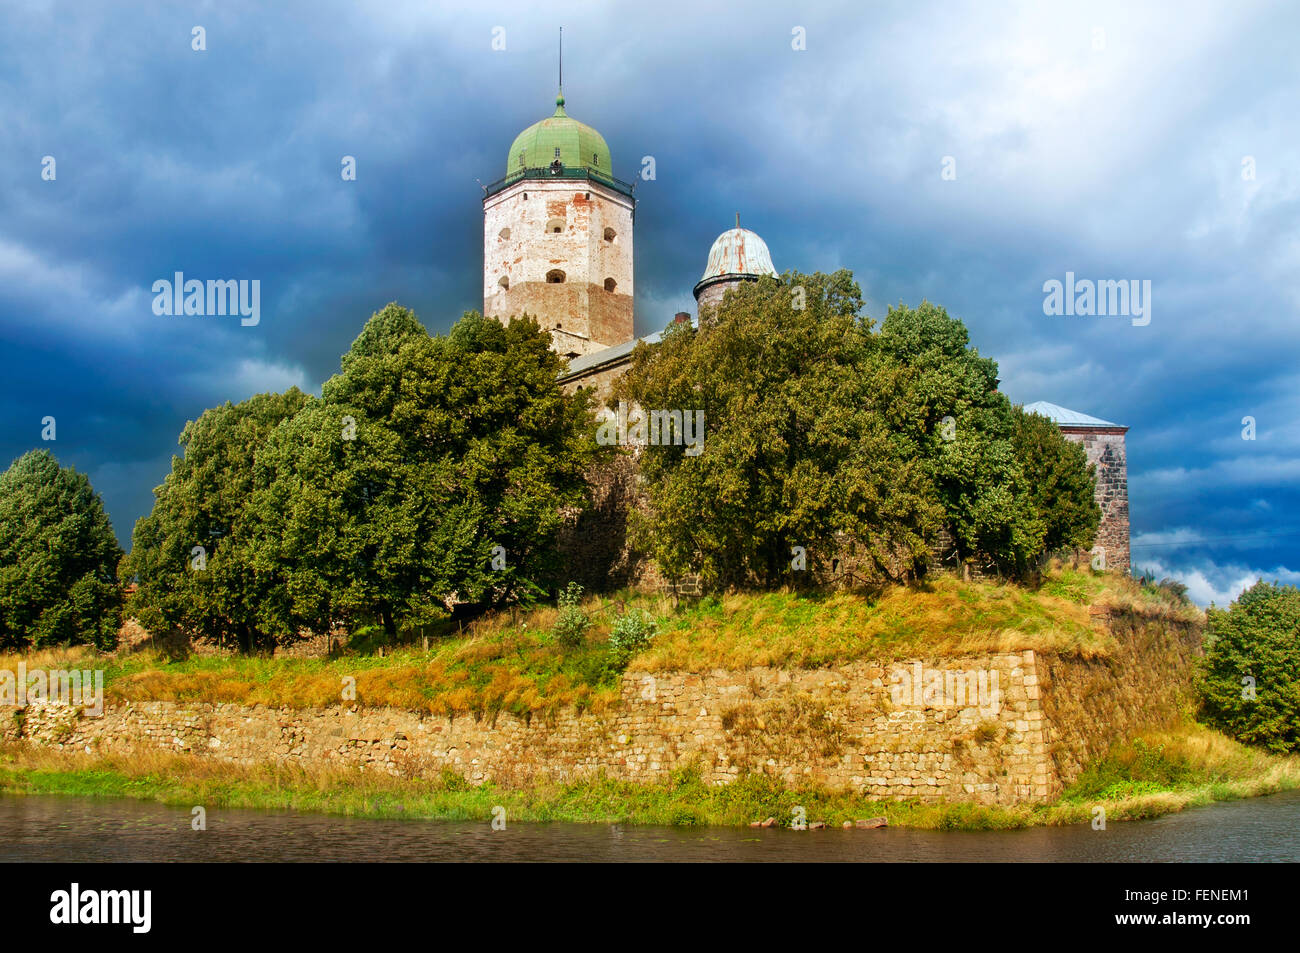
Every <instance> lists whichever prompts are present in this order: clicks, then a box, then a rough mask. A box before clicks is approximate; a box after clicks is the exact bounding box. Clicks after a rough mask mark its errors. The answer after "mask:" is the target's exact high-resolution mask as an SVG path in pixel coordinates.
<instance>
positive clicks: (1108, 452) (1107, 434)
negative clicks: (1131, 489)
mask: <svg viewBox="0 0 1300 953" xmlns="http://www.w3.org/2000/svg"><path fill="white" fill-rule="evenodd" d="M1125 430H1126V428H1123V427H1071V426H1069V425H1068V424H1067V425H1062V426H1061V433H1062V434H1064V436H1065V438H1066V439H1067V440H1073V441H1074V442H1075V443H1081V444H1083V450H1084V452H1085V453H1086V454H1087V455H1088V462H1089V463H1095V464H1096V465H1097V490H1096V500H1097V505H1098V506H1099V507H1101V526H1100V527H1098V529H1097V543H1096V545H1097V546H1100V547H1102V548H1103V549H1104V550H1105V552H1106V566H1107V568H1109V569H1114V570H1116V571H1118V572H1125V573H1126V572H1128V571H1129V558H1130V557H1129V522H1128V459H1127V456H1126V454H1125V451H1124V433H1125Z"/></svg>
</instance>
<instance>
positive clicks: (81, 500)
mask: <svg viewBox="0 0 1300 953" xmlns="http://www.w3.org/2000/svg"><path fill="white" fill-rule="evenodd" d="M121 556H122V550H121V547H119V546H118V544H117V538H116V537H115V536H114V535H113V527H112V524H111V523H110V522H109V519H108V514H107V513H105V512H104V504H103V501H102V500H100V498H99V495H98V494H97V493H96V492H95V491H94V489H93V488H92V487H91V485H90V480H89V479H88V478H87V477H86V476H85V475H84V474H81V473H78V472H77V471H76V470H75V469H73V468H71V467H66V468H65V467H60V466H59V463H58V461H57V460H56V459H55V458H54V455H53V454H51V453H50V452H49V451H48V450H33V451H31V452H29V453H26V454H24V455H23V456H21V457H19V458H18V459H17V460H15V461H14V462H13V463H12V464H11V465H10V467H9V469H8V470H6V471H5V472H4V474H3V475H0V645H3V646H6V647H13V648H25V647H28V646H35V647H37V648H40V647H42V646H46V645H68V644H76V643H90V644H93V645H95V646H97V647H99V648H101V649H106V648H111V647H112V646H113V645H115V644H116V641H117V631H118V625H119V622H120V609H121V604H122V595H121V590H120V588H119V587H118V586H117V584H116V580H115V572H116V569H117V563H118V560H119V559H120V558H121Z"/></svg>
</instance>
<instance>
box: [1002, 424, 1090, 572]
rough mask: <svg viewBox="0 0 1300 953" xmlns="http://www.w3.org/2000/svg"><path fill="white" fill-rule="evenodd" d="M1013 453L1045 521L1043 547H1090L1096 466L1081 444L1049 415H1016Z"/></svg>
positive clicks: (1039, 512) (1039, 516) (1053, 549)
mask: <svg viewBox="0 0 1300 953" xmlns="http://www.w3.org/2000/svg"><path fill="white" fill-rule="evenodd" d="M1013 443H1014V446H1015V452H1016V458H1017V459H1018V460H1019V461H1020V465H1021V467H1022V468H1023V469H1024V471H1025V475H1026V477H1027V478H1028V483H1029V487H1030V496H1031V498H1032V499H1033V501H1034V506H1035V508H1036V509H1037V511H1038V518H1039V520H1041V522H1042V523H1043V526H1044V529H1045V533H1044V536H1043V543H1042V546H1043V549H1044V550H1045V551H1046V552H1053V551H1055V550H1058V549H1089V548H1091V546H1092V544H1093V541H1094V540H1095V539H1096V537H1097V527H1098V526H1100V525H1101V507H1099V506H1098V505H1097V499H1096V484H1095V477H1096V474H1095V469H1096V468H1095V467H1094V466H1093V465H1092V464H1090V463H1088V456H1087V454H1086V453H1085V452H1084V449H1083V447H1082V445H1080V444H1078V443H1075V442H1074V441H1073V440H1067V439H1066V438H1065V435H1064V434H1062V433H1061V430H1060V428H1059V427H1057V426H1056V424H1055V423H1053V422H1052V420H1051V419H1049V418H1047V417H1043V416H1041V415H1039V414H1026V413H1024V412H1023V411H1022V412H1021V413H1019V414H1018V415H1017V416H1016V428H1015V433H1014V436H1013Z"/></svg>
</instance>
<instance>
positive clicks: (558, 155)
mask: <svg viewBox="0 0 1300 953" xmlns="http://www.w3.org/2000/svg"><path fill="white" fill-rule="evenodd" d="M559 157H560V147H559V146H556V147H555V158H557V159H558V158H559Z"/></svg>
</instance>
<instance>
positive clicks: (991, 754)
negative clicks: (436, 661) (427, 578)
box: [0, 618, 1199, 804]
mask: <svg viewBox="0 0 1300 953" xmlns="http://www.w3.org/2000/svg"><path fill="white" fill-rule="evenodd" d="M1112 626H1113V627H1115V628H1116V629H1117V631H1118V634H1120V636H1121V641H1122V650H1121V652H1120V653H1119V654H1118V655H1117V656H1115V657H1114V658H1113V659H1110V660H1106V661H1088V660H1084V659H1080V658H1076V657H1067V656H1061V655H1043V654H1040V653H1035V652H1032V651H1025V652H1011V653H1002V654H995V655H982V656H968V657H948V658H942V659H913V660H908V661H904V662H897V663H888V664H880V663H871V662H855V663H851V664H844V665H840V666H836V667H834V668H826V669H808V670H791V671H787V670H781V669H766V668H756V669H749V670H745V671H713V672H708V673H689V672H671V673H656V674H654V675H650V674H647V673H640V672H629V673H627V674H626V675H625V676H624V680H623V686H622V698H621V702H620V704H618V705H616V706H614V707H613V708H611V709H609V710H607V711H605V712H603V713H601V714H592V713H590V712H578V711H575V710H572V709H566V710H561V711H559V712H557V713H555V714H554V715H553V716H551V717H549V718H543V717H540V716H539V717H534V718H532V719H523V718H518V717H515V716H513V715H510V714H504V713H503V714H499V715H498V716H497V717H496V718H495V719H486V718H485V719H475V718H473V717H470V716H465V715H462V716H457V717H454V718H450V717H447V716H443V715H430V714H427V713H425V714H422V713H418V712H409V711H400V710H395V709H385V708H377V709H368V708H357V707H352V708H343V707H336V708H316V709H288V708H285V709H267V708H264V707H260V706H253V707H243V706H239V705H232V704H179V703H171V702H140V703H133V704H110V705H108V706H107V707H106V708H105V711H104V715H103V717H101V718H90V717H83V716H82V714H81V712H80V711H78V710H77V709H71V708H66V707H64V708H60V707H36V706H30V707H28V708H26V709H24V710H23V711H22V712H21V717H15V716H14V715H13V714H12V713H10V714H7V715H3V716H0V738H3V739H4V740H7V741H25V742H26V743H29V744H33V745H42V746H51V747H57V748H61V749H64V750H72V751H86V752H92V753H93V752H104V753H109V752H112V753H120V754H130V753H132V752H136V751H140V750H144V749H162V750H166V751H175V752H188V753H191V754H195V755H200V756H203V757H210V758H215V759H219V760H224V761H229V762H234V763H238V764H246V765H247V764H256V763H290V764H297V765H300V766H302V767H304V768H310V769H319V768H338V769H360V770H373V771H384V772H388V773H391V774H394V775H400V776H407V777H426V778H433V777H437V776H438V775H439V774H440V773H441V772H442V771H443V770H451V771H453V772H455V773H456V774H458V775H461V776H463V777H465V778H467V779H468V780H470V781H471V782H474V783H481V782H483V781H488V780H492V781H495V782H498V783H502V784H507V785H526V784H530V783H534V782H537V781H544V780H549V781H566V780H571V779H579V778H583V777H592V776H595V775H597V774H599V773H602V772H603V773H604V774H605V775H607V776H609V777H612V778H618V779H623V780H628V781H639V782H649V781H658V780H663V779H665V778H667V777H668V776H669V775H670V774H671V772H673V771H674V770H676V769H680V768H685V767H687V766H689V765H694V766H695V767H696V768H697V769H698V770H699V771H700V774H701V776H702V777H703V778H704V779H705V780H706V781H708V782H710V783H715V784H726V783H729V782H730V781H732V780H735V779H736V778H738V777H740V776H742V775H744V774H748V773H750V772H759V773H765V774H769V775H772V776H774V777H777V778H780V779H781V780H782V781H783V782H785V783H786V784H788V785H792V786H793V785H800V786H802V785H807V784H810V783H815V784H820V785H824V786H827V787H831V788H838V789H845V788H848V789H852V790H855V791H858V792H861V793H865V794H868V795H871V796H874V797H881V798H917V799H920V800H922V801H936V800H967V801H974V802H977V803H982V804H1013V803H1019V802H1035V801H1043V800H1047V799H1050V798H1052V797H1054V796H1055V795H1056V794H1057V793H1059V791H1060V790H1061V788H1062V787H1063V786H1064V785H1066V784H1068V783H1069V782H1070V781H1072V780H1073V779H1074V777H1076V776H1077V775H1078V773H1079V771H1080V770H1081V769H1082V766H1083V764H1084V763H1085V762H1086V761H1087V760H1088V759H1089V758H1092V757H1095V756H1096V755H1098V754H1101V753H1103V752H1104V750H1105V748H1106V747H1107V746H1108V745H1109V744H1110V743H1111V742H1112V741H1113V740H1115V739H1117V738H1122V737H1127V736H1128V735H1129V734H1131V733H1132V732H1133V731H1135V730H1139V729H1141V728H1143V727H1148V726H1155V725H1159V724H1162V723H1165V722H1167V721H1168V720H1169V719H1170V718H1171V717H1172V715H1173V714H1174V713H1175V712H1176V711H1177V710H1178V707H1179V705H1180V704H1181V701H1182V699H1183V697H1184V693H1185V691H1186V686H1187V681H1188V676H1189V674H1190V661H1191V658H1192V656H1193V654H1194V652H1195V651H1196V648H1197V645H1198V644H1199V632H1198V631H1197V630H1196V628H1195V627H1193V626H1189V625H1186V624H1175V623H1166V622H1158V621H1153V620H1141V619H1132V618H1129V619H1128V621H1127V622H1125V621H1124V620H1113V621H1112ZM918 666H919V671H920V672H921V674H922V678H921V679H920V682H919V684H920V685H921V686H922V688H921V689H918V690H917V691H915V692H913V691H912V690H911V688H910V686H906V687H904V686H903V685H902V684H901V679H900V677H898V676H896V673H898V672H900V671H901V672H904V673H906V674H907V675H908V677H909V678H913V679H914V676H915V674H916V672H917V671H918ZM930 673H937V674H934V675H932V674H930ZM966 673H973V676H974V678H975V683H976V684H978V680H979V678H981V677H982V678H983V679H984V686H985V688H986V692H985V698H984V701H985V704H983V705H981V703H980V698H979V696H978V692H976V693H975V695H974V697H971V696H970V695H969V694H968V695H967V697H965V698H964V699H963V698H961V697H958V696H959V695H960V693H961V690H962V684H961V682H960V681H959V679H958V676H959V675H962V676H964V675H965V674H966ZM981 673H982V675H981ZM935 679H938V680H939V682H936V681H935ZM936 684H942V685H943V691H942V692H940V693H938V694H937V695H936V694H932V695H931V696H929V697H927V695H926V694H925V690H924V686H926V685H929V686H931V687H932V688H933V687H934V686H935V685H936ZM994 684H996V688H997V689H998V692H999V695H998V696H997V697H996V704H994V703H991V702H993V701H994V698H995V696H993V694H992V692H991V689H992V688H993V687H994ZM963 702H964V703H963Z"/></svg>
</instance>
